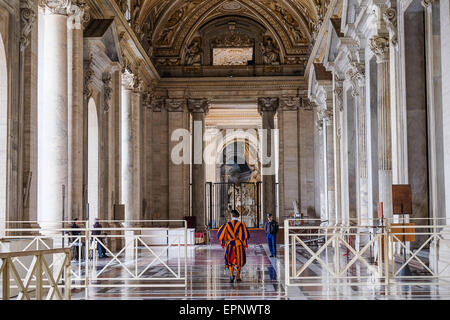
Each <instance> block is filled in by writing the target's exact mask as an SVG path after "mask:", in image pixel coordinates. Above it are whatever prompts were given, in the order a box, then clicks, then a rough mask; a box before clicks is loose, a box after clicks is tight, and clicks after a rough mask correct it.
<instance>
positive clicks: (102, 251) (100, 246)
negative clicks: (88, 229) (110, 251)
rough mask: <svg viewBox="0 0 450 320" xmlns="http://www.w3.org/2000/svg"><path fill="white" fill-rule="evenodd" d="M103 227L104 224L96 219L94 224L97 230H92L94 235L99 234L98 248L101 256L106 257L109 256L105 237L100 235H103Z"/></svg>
mask: <svg viewBox="0 0 450 320" xmlns="http://www.w3.org/2000/svg"><path fill="white" fill-rule="evenodd" d="M101 228H103V227H102V225H101V224H100V222H99V221H98V219H95V224H94V229H95V230H94V231H92V235H93V236H97V250H98V256H99V258H106V257H108V256H107V255H106V248H105V247H104V245H103V243H104V239H103V237H98V236H100V235H101V230H100V229H101Z"/></svg>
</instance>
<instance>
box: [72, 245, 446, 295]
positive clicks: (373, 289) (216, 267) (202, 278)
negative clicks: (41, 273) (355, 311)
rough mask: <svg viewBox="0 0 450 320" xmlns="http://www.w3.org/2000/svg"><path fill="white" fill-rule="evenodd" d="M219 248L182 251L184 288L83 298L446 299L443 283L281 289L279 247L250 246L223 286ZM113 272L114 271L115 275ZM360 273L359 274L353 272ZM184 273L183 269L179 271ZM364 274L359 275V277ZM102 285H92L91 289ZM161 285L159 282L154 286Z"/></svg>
mask: <svg viewBox="0 0 450 320" xmlns="http://www.w3.org/2000/svg"><path fill="white" fill-rule="evenodd" d="M223 255H224V251H223V249H222V248H221V247H220V246H218V245H209V246H195V247H190V248H189V250H188V255H187V261H188V270H187V278H188V281H187V283H188V285H187V287H151V288H149V287H140V286H139V285H142V282H140V281H135V282H132V283H131V282H130V281H123V282H113V283H115V284H118V285H119V286H120V285H122V284H127V286H126V287H90V288H89V294H88V297H87V298H88V299H90V300H102V299H127V300H128V299H129V300H133V299H187V300H194V299H216V300H223V299H226V300H230V299H236V300H244V299H254V300H265V299H269V300H284V299H300V300H323V299H328V300H329V299H333V300H335V299H369V300H380V299H390V300H391V299H392V300H395V299H450V283H449V284H442V283H441V284H439V285H437V284H424V285H421V286H417V285H397V284H392V285H390V286H384V285H380V284H372V283H370V282H368V283H367V284H365V285H362V286H361V285H355V284H351V283H340V285H322V286H308V287H303V286H295V287H288V288H286V286H285V284H284V259H283V248H279V250H278V257H277V258H270V257H269V256H270V253H269V251H268V247H267V245H262V244H253V245H250V246H249V249H248V251H247V265H246V266H245V268H244V270H243V272H242V278H243V282H241V283H232V284H231V283H229V273H228V271H227V270H225V268H224V265H223ZM307 258H308V257H307V256H304V257H302V255H301V254H300V255H299V257H298V263H299V264H300V263H302V262H303V263H304V262H305V261H306V260H307ZM138 261H139V264H140V265H142V266H145V265H148V258H147V257H145V256H144V257H140V258H139V260H138ZM166 262H167V264H168V265H169V266H171V267H172V266H176V265H177V259H176V258H174V255H173V256H170V254H169V255H168V258H167V260H166ZM108 263H109V260H108V259H103V260H100V261H99V265H98V266H97V270H100V269H101V268H103V266H105V265H106V264H108ZM115 269H117V270H115ZM307 272H308V274H309V275H322V274H323V270H322V269H321V266H320V264H318V263H314V264H313V265H311V267H310V268H308V270H307ZM359 272H361V271H359ZM167 273H168V271H167V269H165V268H164V267H162V266H156V267H154V268H150V269H149V270H147V271H146V273H145V275H146V276H147V275H149V276H151V275H152V276H161V277H164V276H165V275H167ZM181 273H182V274H184V270H181ZM363 273H364V272H363ZM102 276H104V277H110V278H114V277H115V276H124V271H123V268H122V267H121V266H120V265H119V264H118V263H116V264H115V265H114V264H111V265H110V268H109V271H107V272H106V273H104V274H102ZM99 283H103V282H96V281H93V282H92V284H93V285H96V284H99ZM160 283H163V282H160ZM72 298H73V299H86V295H85V290H84V289H73V294H72Z"/></svg>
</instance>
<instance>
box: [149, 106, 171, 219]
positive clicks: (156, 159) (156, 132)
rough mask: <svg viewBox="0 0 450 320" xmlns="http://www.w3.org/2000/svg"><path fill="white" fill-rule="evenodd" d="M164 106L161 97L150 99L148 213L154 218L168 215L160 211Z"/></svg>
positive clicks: (163, 217) (164, 217)
mask: <svg viewBox="0 0 450 320" xmlns="http://www.w3.org/2000/svg"><path fill="white" fill-rule="evenodd" d="M165 108H166V107H165V99H164V98H161V97H153V99H152V126H151V134H152V140H151V142H150V143H151V149H152V154H151V157H152V198H151V206H150V212H151V213H150V214H151V216H152V219H154V220H162V219H167V218H168V217H167V216H166V215H165V214H164V215H163V214H162V212H161V209H162V207H161V193H162V192H163V189H162V186H161V162H162V161H164V159H162V158H161V139H162V138H161V134H162V133H161V132H162V131H163V126H162V123H161V122H162V110H164V109H165Z"/></svg>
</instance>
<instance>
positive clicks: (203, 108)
mask: <svg viewBox="0 0 450 320" xmlns="http://www.w3.org/2000/svg"><path fill="white" fill-rule="evenodd" d="M187 103H188V110H189V112H190V113H204V114H208V111H209V102H208V99H188V101H187Z"/></svg>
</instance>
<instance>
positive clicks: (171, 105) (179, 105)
mask: <svg viewBox="0 0 450 320" xmlns="http://www.w3.org/2000/svg"><path fill="white" fill-rule="evenodd" d="M166 107H167V111H168V112H183V111H184V110H185V109H186V99H166Z"/></svg>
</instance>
